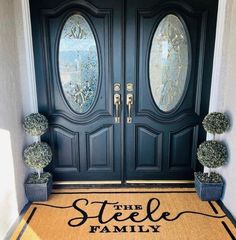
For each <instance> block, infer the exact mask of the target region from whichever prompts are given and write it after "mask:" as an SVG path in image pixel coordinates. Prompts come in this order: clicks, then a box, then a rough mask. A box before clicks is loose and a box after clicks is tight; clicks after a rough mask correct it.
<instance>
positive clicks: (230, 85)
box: [218, 0, 236, 218]
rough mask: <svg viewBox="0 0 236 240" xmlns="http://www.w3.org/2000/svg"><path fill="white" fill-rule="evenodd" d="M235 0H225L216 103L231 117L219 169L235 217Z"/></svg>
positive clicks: (225, 199)
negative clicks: (226, 151)
mask: <svg viewBox="0 0 236 240" xmlns="http://www.w3.org/2000/svg"><path fill="white" fill-rule="evenodd" d="M235 25H236V1H235V0H227V8H226V21H225V32H224V39H223V41H224V42H223V59H222V65H221V79H222V81H221V83H220V86H219V89H221V91H220V93H219V99H218V105H219V108H220V109H219V110H222V111H224V112H226V113H228V115H229V116H230V118H231V129H230V131H228V132H227V133H226V134H224V135H223V136H222V137H221V139H222V140H224V141H225V142H226V144H227V145H228V149H229V161H228V164H227V165H226V166H225V167H222V168H221V169H220V170H219V171H220V173H221V174H222V175H223V177H224V179H225V181H226V188H225V193H224V197H223V202H224V204H225V205H226V206H227V208H228V209H229V210H230V211H231V212H232V214H233V215H234V217H235V218H236V47H235V44H236V27H235Z"/></svg>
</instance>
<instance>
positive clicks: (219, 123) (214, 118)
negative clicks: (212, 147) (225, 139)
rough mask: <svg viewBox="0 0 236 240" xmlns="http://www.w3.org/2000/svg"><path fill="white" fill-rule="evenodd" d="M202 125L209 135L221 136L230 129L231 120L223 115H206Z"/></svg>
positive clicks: (216, 113)
mask: <svg viewBox="0 0 236 240" xmlns="http://www.w3.org/2000/svg"><path fill="white" fill-rule="evenodd" d="M202 125H203V127H204V129H205V130H206V131H207V132H209V133H212V134H221V133H224V132H225V131H226V130H227V128H228V127H229V120H228V118H227V117H226V116H225V115H224V114H223V113H220V112H213V113H209V114H208V115H206V117H205V118H204V120H203V122H202Z"/></svg>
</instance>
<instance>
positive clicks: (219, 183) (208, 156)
mask: <svg viewBox="0 0 236 240" xmlns="http://www.w3.org/2000/svg"><path fill="white" fill-rule="evenodd" d="M202 124H203V128H204V129H205V131H207V132H208V133H211V134H213V140H210V141H205V142H203V143H202V144H200V146H199V148H198V150H197V158H198V160H199V162H200V163H201V164H202V165H203V166H205V167H208V169H209V171H208V173H202V172H197V173H195V188H196V191H197V193H198V195H199V197H200V198H201V199H202V200H203V201H213V200H219V199H220V198H221V196H222V192H223V187H224V182H223V179H222V177H221V176H220V174H218V173H216V172H212V168H218V167H221V166H223V165H224V164H225V162H226V160H227V155H228V153H227V148H226V147H225V146H224V144H222V143H220V142H218V141H216V140H215V135H216V134H222V133H224V132H225V131H226V130H227V128H228V127H229V121H228V118H227V117H226V116H225V115H224V114H223V113H220V112H213V113H210V114H208V115H207V116H206V117H205V118H204V120H203V122H202Z"/></svg>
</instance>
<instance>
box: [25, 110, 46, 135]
mask: <svg viewBox="0 0 236 240" xmlns="http://www.w3.org/2000/svg"><path fill="white" fill-rule="evenodd" d="M23 128H24V129H25V131H26V133H28V134H29V135H31V136H35V137H36V136H41V135H43V134H44V133H45V132H46V131H47V129H48V120H47V118H46V117H45V116H44V115H42V114H40V113H32V114H30V115H28V116H27V117H25V119H24V122H23Z"/></svg>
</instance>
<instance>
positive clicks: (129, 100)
mask: <svg viewBox="0 0 236 240" xmlns="http://www.w3.org/2000/svg"><path fill="white" fill-rule="evenodd" d="M126 104H127V108H128V116H127V123H131V122H132V117H131V107H132V105H133V94H131V93H128V94H127V96H126Z"/></svg>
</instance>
